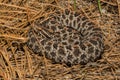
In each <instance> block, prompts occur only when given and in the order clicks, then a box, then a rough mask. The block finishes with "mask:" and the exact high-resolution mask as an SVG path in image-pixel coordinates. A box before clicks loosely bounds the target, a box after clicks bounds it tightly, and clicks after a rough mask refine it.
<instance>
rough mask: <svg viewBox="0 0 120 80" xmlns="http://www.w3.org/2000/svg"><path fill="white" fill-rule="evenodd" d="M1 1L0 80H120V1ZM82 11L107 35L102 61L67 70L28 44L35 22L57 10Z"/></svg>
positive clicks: (67, 68)
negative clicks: (32, 49) (98, 2)
mask: <svg viewBox="0 0 120 80" xmlns="http://www.w3.org/2000/svg"><path fill="white" fill-rule="evenodd" d="M76 1H77V2H76V9H75V5H74V0H0V80H120V0H101V6H102V15H100V13H99V9H98V5H97V2H96V0H76ZM64 8H70V9H71V10H77V11H80V12H81V13H82V14H83V15H85V16H86V17H88V18H89V19H90V20H92V21H93V22H95V23H96V24H97V25H98V26H99V27H101V29H102V30H103V33H104V35H105V37H104V39H105V42H104V44H105V51H104V54H103V56H102V59H100V60H98V61H97V62H94V63H89V64H87V65H84V66H83V65H75V66H72V67H67V66H65V65H64V64H52V63H51V61H49V60H47V59H45V58H44V57H40V56H37V55H35V54H33V52H32V51H31V50H29V49H28V48H27V46H26V44H25V42H26V41H27V32H28V30H29V29H30V28H31V27H32V22H33V21H34V20H35V19H37V18H39V17H46V18H47V15H48V14H50V13H52V12H54V11H55V10H58V9H64Z"/></svg>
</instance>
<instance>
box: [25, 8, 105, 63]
mask: <svg viewBox="0 0 120 80" xmlns="http://www.w3.org/2000/svg"><path fill="white" fill-rule="evenodd" d="M33 24H34V26H33V28H32V29H30V31H29V33H28V38H29V40H28V42H27V45H28V47H29V48H30V49H32V50H33V52H34V53H37V54H39V55H41V56H43V55H45V57H46V58H48V59H51V60H52V61H53V62H55V63H65V64H68V65H75V64H86V63H88V62H94V61H96V60H97V59H99V57H100V56H101V54H102V53H103V34H102V31H101V29H100V28H98V27H97V26H96V25H95V24H94V23H93V22H91V21H90V20H89V19H88V18H86V17H85V16H82V15H81V14H79V12H76V11H71V10H69V9H65V10H63V11H57V12H55V13H54V14H52V15H50V18H48V19H47V20H45V21H43V22H41V23H40V22H39V19H38V20H36V21H35V22H34V23H33Z"/></svg>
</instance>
